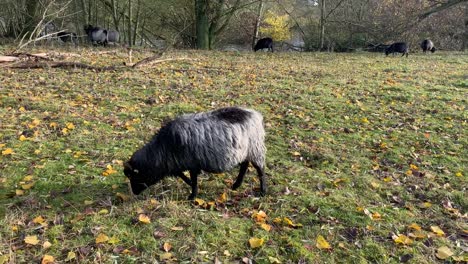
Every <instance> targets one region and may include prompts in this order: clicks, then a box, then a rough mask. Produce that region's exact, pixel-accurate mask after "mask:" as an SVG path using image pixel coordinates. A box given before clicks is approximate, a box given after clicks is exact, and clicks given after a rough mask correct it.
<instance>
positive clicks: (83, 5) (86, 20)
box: [80, 0, 89, 25]
mask: <svg viewBox="0 0 468 264" xmlns="http://www.w3.org/2000/svg"><path fill="white" fill-rule="evenodd" d="M80 2H81V9H82V12H83V13H82V16H83V22H84V24H85V25H88V24H89V19H88V12H87V10H86V2H85V0H81V1H80Z"/></svg>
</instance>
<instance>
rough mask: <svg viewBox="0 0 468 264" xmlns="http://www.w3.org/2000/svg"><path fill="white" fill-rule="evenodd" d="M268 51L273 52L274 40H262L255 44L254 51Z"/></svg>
mask: <svg viewBox="0 0 468 264" xmlns="http://www.w3.org/2000/svg"><path fill="white" fill-rule="evenodd" d="M262 49H268V50H270V51H271V52H273V39H272V38H262V39H259V40H258V41H257V44H255V47H254V51H257V50H262Z"/></svg>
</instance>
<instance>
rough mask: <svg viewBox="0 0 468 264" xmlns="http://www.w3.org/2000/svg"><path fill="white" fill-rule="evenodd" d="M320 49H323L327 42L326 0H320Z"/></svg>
mask: <svg viewBox="0 0 468 264" xmlns="http://www.w3.org/2000/svg"><path fill="white" fill-rule="evenodd" d="M319 39H320V45H319V48H320V50H323V46H324V44H325V0H320V33H319Z"/></svg>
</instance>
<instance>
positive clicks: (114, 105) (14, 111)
mask: <svg viewBox="0 0 468 264" xmlns="http://www.w3.org/2000/svg"><path fill="white" fill-rule="evenodd" d="M35 51H45V50H44V49H41V48H40V47H38V48H36V50H35ZM103 51H105V50H104V49H91V48H80V49H78V50H68V51H67V52H74V53H79V54H80V55H81V56H80V57H69V58H67V60H69V61H71V60H77V61H81V62H83V63H87V64H91V65H95V66H107V65H122V64H123V63H124V62H127V61H128V54H127V52H126V51H125V50H123V49H122V50H119V49H118V50H115V52H114V51H112V52H107V53H106V52H103ZM31 52H32V51H31ZM150 55H151V54H150V53H149V52H148V51H135V52H134V53H133V56H134V58H133V60H134V61H136V60H138V59H142V58H144V57H147V56H150ZM467 55H468V54H467V53H456V52H450V53H449V52H438V53H435V54H430V55H429V54H428V55H424V54H422V53H419V54H410V56H409V58H400V57H391V56H389V57H387V58H386V57H385V56H383V54H373V53H355V54H330V53H273V54H271V53H249V52H240V53H239V52H219V51H212V52H201V51H170V52H168V53H167V54H165V55H164V58H190V59H179V60H173V61H167V62H162V63H159V64H155V65H153V66H145V67H142V68H141V69H130V68H123V67H122V68H119V69H117V70H114V71H103V72H96V71H93V70H84V69H59V68H54V69H52V68H49V69H32V70H17V69H16V70H13V69H6V68H2V69H0V152H1V155H0V201H1V202H0V203H1V204H0V263H38V262H41V260H42V261H44V262H47V260H48V259H49V260H50V259H52V258H53V259H55V262H57V263H65V262H66V261H69V262H71V263H153V262H156V261H161V262H176V263H179V262H180V263H202V262H206V263H231V262H239V261H241V262H244V263H250V262H249V261H253V262H256V263H400V262H406V263H434V262H444V261H449V262H459V261H463V260H465V261H466V260H467V258H468V256H467V252H466V250H467V247H468V244H467V236H468V224H467V209H468V199H467V195H466V187H467V180H466V176H467V174H468V171H467V167H466V165H467V164H468V162H467V161H468V151H467V149H468V146H467V143H468V132H467V131H468V130H467V128H468V127H467V118H468V114H467V113H468V112H467V109H466V106H467V98H468V89H467V88H468V56H467ZM233 105H240V106H246V107H250V108H254V109H257V110H258V111H260V112H261V113H262V114H263V115H264V119H265V128H266V131H267V139H266V145H267V148H268V152H267V164H266V173H267V176H268V187H269V189H268V195H267V196H265V197H258V196H256V193H257V190H258V187H259V183H258V181H257V177H256V174H255V172H254V170H252V169H249V172H248V174H247V177H246V179H245V181H244V184H243V185H242V186H241V187H240V188H239V190H237V191H232V190H231V189H230V187H231V186H232V183H233V179H235V177H236V175H237V173H238V169H237V168H236V169H234V170H233V171H230V172H227V173H224V174H209V173H205V174H202V176H201V181H200V182H199V185H200V194H199V196H198V198H199V199H198V200H196V201H195V202H189V201H187V200H186V198H187V196H188V195H189V191H190V188H189V187H188V186H187V185H186V184H185V183H183V182H182V181H181V180H179V179H177V178H172V177H170V178H166V179H164V180H163V181H162V182H160V183H158V184H156V185H154V186H153V187H151V188H150V189H149V190H147V191H145V192H144V193H143V194H142V195H140V196H132V195H131V193H130V192H129V189H128V184H127V181H126V178H125V176H124V175H123V172H122V162H125V161H126V160H127V159H128V158H129V157H130V155H131V154H132V153H133V152H134V151H135V150H136V149H137V148H139V147H141V146H142V145H143V144H144V143H145V142H147V141H148V140H149V139H150V138H151V136H152V135H153V134H154V133H156V132H157V131H158V129H159V128H160V126H161V124H162V123H163V122H164V121H165V120H167V119H168V118H172V117H175V116H177V115H180V114H182V113H191V112H197V111H204V110H210V109H215V108H219V107H223V106H233Z"/></svg>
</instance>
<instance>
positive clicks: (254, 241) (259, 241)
mask: <svg viewBox="0 0 468 264" xmlns="http://www.w3.org/2000/svg"><path fill="white" fill-rule="evenodd" d="M264 242H265V240H264V239H263V238H256V237H252V238H251V239H249V245H250V248H258V247H261V246H262V245H263V243H264Z"/></svg>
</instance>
